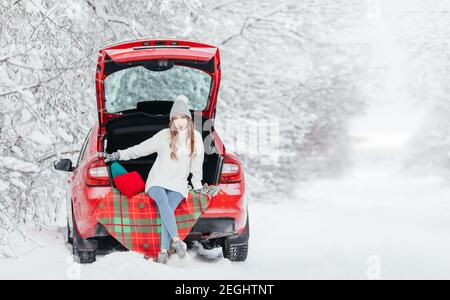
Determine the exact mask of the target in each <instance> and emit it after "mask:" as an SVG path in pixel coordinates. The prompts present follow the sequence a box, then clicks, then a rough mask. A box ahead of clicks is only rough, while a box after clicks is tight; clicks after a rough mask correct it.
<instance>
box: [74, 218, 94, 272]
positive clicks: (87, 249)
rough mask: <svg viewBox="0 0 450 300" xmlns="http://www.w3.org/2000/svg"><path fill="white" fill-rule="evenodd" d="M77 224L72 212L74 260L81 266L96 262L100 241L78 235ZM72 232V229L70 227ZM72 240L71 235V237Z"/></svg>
mask: <svg viewBox="0 0 450 300" xmlns="http://www.w3.org/2000/svg"><path fill="white" fill-rule="evenodd" d="M76 226H77V224H76V221H75V217H74V215H73V210H72V231H73V238H72V253H73V260H74V261H75V262H77V263H79V264H91V263H93V262H95V260H96V250H97V248H98V241H97V240H95V239H92V238H91V239H85V238H82V237H81V236H80V235H79V234H78V230H77V227H76ZM69 231H70V227H69ZM69 238H70V235H69Z"/></svg>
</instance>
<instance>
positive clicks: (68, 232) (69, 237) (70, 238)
mask: <svg viewBox="0 0 450 300" xmlns="http://www.w3.org/2000/svg"><path fill="white" fill-rule="evenodd" d="M66 234H67V237H66V241H67V243H68V244H70V245H72V244H73V238H72V230H71V229H70V225H69V220H67V231H66Z"/></svg>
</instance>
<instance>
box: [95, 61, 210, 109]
mask: <svg viewBox="0 0 450 300" xmlns="http://www.w3.org/2000/svg"><path fill="white" fill-rule="evenodd" d="M211 81H212V77H211V76H210V75H209V74H208V73H206V72H204V71H202V70H198V69H195V68H191V67H186V66H179V65H175V66H173V67H172V68H170V69H168V70H165V71H152V70H149V69H147V68H145V67H144V66H135V67H131V68H127V69H123V70H120V71H117V72H115V73H113V74H111V75H109V76H108V77H107V78H106V79H105V80H104V87H105V109H106V111H107V112H110V113H116V112H121V111H125V110H130V109H135V108H136V107H137V103H138V102H146V101H155V100H159V101H175V99H176V98H177V97H178V96H180V95H184V96H186V97H187V98H188V99H189V101H188V107H189V109H191V110H197V111H201V110H204V109H205V108H206V106H207V104H208V99H209V92H210V89H211Z"/></svg>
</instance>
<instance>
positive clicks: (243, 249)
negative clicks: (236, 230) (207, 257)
mask: <svg viewBox="0 0 450 300" xmlns="http://www.w3.org/2000/svg"><path fill="white" fill-rule="evenodd" d="M222 252H223V257H225V258H228V259H229V260H230V261H245V260H246V259H247V254H248V241H247V242H245V243H244V244H239V245H237V244H229V245H227V244H225V245H224V247H222Z"/></svg>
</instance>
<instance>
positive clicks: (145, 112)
mask: <svg viewBox="0 0 450 300" xmlns="http://www.w3.org/2000/svg"><path fill="white" fill-rule="evenodd" d="M95 75H96V76H95V77H96V78H95V79H96V98H97V106H98V110H97V111H98V122H96V123H95V124H94V125H93V126H92V128H91V130H90V131H89V133H88V135H87V137H86V140H85V142H84V144H83V146H82V148H81V151H80V154H79V157H78V161H77V163H76V166H73V164H72V161H71V160H70V159H61V160H59V161H56V162H55V163H54V167H55V169H56V170H60V171H67V172H70V177H69V179H68V183H69V185H70V188H69V189H70V190H69V193H68V194H69V196H68V197H67V198H68V206H67V207H68V221H67V240H68V242H69V243H71V244H72V245H73V254H74V259H75V260H76V261H78V262H80V263H91V262H94V261H95V255H96V253H98V250H109V249H112V248H115V249H120V248H121V246H120V245H119V244H118V242H117V241H116V240H114V239H113V238H112V237H111V236H110V235H109V234H108V232H107V231H106V229H105V228H104V227H103V226H102V225H101V224H99V223H98V222H97V220H96V219H95V217H94V215H93V212H94V210H95V208H96V207H97V204H98V202H99V201H100V200H101V199H102V198H103V197H105V195H107V194H108V192H109V191H110V190H111V189H112V188H113V181H112V179H111V170H110V166H109V165H106V164H105V163H104V159H103V158H98V157H97V153H98V152H108V153H112V152H114V151H116V150H118V149H125V148H128V147H131V146H133V145H136V144H138V143H140V142H142V141H144V140H146V139H148V138H150V137H152V136H153V135H154V134H155V133H156V132H158V131H160V130H161V129H163V128H167V127H168V124H169V112H170V109H171V107H172V104H173V101H174V100H175V98H176V96H177V95H179V94H184V95H185V96H187V97H188V99H190V102H189V103H188V107H189V109H190V111H191V112H192V114H193V120H194V124H195V127H196V130H198V131H199V132H200V133H202V135H203V138H204V141H205V158H204V164H203V179H202V183H203V184H204V183H208V184H212V185H219V186H220V187H221V189H222V191H224V193H222V192H221V193H219V194H217V195H216V196H214V197H213V199H212V201H211V204H210V206H209V207H208V209H207V211H206V212H205V213H204V215H202V217H201V218H200V219H199V220H198V222H197V223H196V224H195V226H194V228H193V229H192V230H191V232H190V234H189V235H188V237H187V238H186V239H185V241H186V243H187V244H188V245H189V246H192V242H193V241H199V242H200V243H201V244H202V245H203V247H204V248H206V249H212V248H214V247H222V250H223V255H224V257H225V258H228V259H230V260H232V261H244V260H245V259H246V258H247V253H248V239H249V221H248V220H249V219H248V206H247V201H246V199H245V180H244V173H243V167H242V164H241V163H240V162H239V160H238V158H237V157H236V156H235V155H234V154H232V153H230V152H228V151H227V150H226V148H225V146H224V144H223V143H222V140H221V139H220V136H219V134H218V133H217V131H216V130H215V128H214V119H215V114H216V103H217V94H218V91H219V86H220V79H221V70H220V55H219V49H218V48H217V47H214V46H210V45H206V44H201V43H196V42H188V41H181V40H139V41H132V42H126V43H120V44H116V45H112V46H109V47H106V48H104V49H101V50H100V51H99V56H98V63H97V69H96V74H95ZM156 155H157V154H156V153H153V154H151V155H149V156H146V157H141V158H138V159H134V160H130V161H121V164H122V165H123V166H124V167H125V168H126V169H127V171H137V172H139V174H140V175H141V176H142V178H143V179H144V181H145V180H146V179H147V176H148V173H149V170H150V168H151V167H152V165H153V163H154V161H155V159H156ZM191 177H192V174H190V175H189V178H188V181H189V183H191V181H190V179H191Z"/></svg>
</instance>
